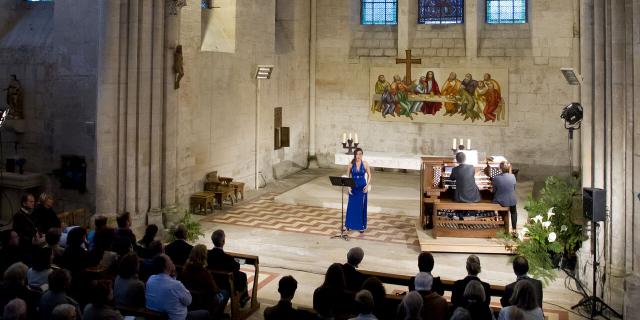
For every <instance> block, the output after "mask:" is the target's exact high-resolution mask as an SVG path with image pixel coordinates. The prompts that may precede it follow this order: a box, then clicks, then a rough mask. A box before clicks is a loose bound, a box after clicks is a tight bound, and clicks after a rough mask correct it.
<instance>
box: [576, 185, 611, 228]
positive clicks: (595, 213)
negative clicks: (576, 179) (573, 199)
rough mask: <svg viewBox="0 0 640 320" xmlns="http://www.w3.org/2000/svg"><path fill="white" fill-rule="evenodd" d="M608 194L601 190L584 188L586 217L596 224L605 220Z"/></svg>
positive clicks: (583, 199) (583, 204)
mask: <svg viewBox="0 0 640 320" xmlns="http://www.w3.org/2000/svg"><path fill="white" fill-rule="evenodd" d="M606 195H607V192H606V191H605V190H604V189H600V188H582V210H583V211H584V216H585V217H586V218H587V219H589V220H591V221H594V222H600V221H604V220H605V210H606V204H607V200H606Z"/></svg>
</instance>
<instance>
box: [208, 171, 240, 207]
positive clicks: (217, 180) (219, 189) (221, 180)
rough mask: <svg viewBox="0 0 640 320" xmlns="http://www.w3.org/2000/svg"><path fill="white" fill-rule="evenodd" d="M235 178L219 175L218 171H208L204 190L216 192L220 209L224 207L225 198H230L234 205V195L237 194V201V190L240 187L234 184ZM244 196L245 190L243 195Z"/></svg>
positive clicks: (216, 199)
mask: <svg viewBox="0 0 640 320" xmlns="http://www.w3.org/2000/svg"><path fill="white" fill-rule="evenodd" d="M232 182H233V178H230V177H219V176H218V171H212V172H209V173H207V175H206V177H205V181H204V191H209V192H213V193H215V201H216V204H217V205H218V207H219V208H220V209H222V203H223V202H224V201H225V200H229V201H230V203H231V205H233V197H234V196H235V198H236V201H237V198H238V196H237V192H238V191H236V190H238V187H237V186H235V185H232V184H231V183H232ZM242 197H243V198H244V192H243V196H242Z"/></svg>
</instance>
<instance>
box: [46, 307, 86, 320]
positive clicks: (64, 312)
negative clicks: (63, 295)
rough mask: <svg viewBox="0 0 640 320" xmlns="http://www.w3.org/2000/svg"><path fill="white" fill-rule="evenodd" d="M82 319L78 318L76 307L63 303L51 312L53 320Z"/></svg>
mask: <svg viewBox="0 0 640 320" xmlns="http://www.w3.org/2000/svg"><path fill="white" fill-rule="evenodd" d="M76 319H78V320H79V319H81V318H79V317H78V312H77V311H76V307H75V306H74V305H71V304H67V303H63V304H60V305H57V306H56V307H55V308H53V311H51V320H76Z"/></svg>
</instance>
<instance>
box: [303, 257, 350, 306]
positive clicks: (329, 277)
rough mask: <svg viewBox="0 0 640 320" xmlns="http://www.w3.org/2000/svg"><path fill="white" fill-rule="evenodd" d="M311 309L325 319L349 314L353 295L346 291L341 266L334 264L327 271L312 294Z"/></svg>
mask: <svg viewBox="0 0 640 320" xmlns="http://www.w3.org/2000/svg"><path fill="white" fill-rule="evenodd" d="M313 309H314V310H316V312H317V313H318V314H319V315H320V316H322V317H325V318H328V317H336V316H343V315H348V314H351V311H352V309H353V294H352V293H350V292H348V291H347V289H346V284H345V281H344V272H343V271H342V265H341V264H339V263H334V264H332V265H331V266H329V269H327V272H326V273H325V275H324V282H323V283H322V285H321V286H320V287H318V288H316V290H315V291H314V292H313ZM327 312H329V313H327Z"/></svg>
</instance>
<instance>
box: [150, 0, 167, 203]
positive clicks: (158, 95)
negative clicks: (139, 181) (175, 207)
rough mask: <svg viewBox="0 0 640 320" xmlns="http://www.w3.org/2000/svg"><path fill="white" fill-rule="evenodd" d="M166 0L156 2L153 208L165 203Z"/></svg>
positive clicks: (154, 25)
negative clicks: (163, 163) (163, 148)
mask: <svg viewBox="0 0 640 320" xmlns="http://www.w3.org/2000/svg"><path fill="white" fill-rule="evenodd" d="M164 13H165V4H164V2H162V1H154V2H153V30H152V33H153V47H152V50H151V51H152V53H151V61H152V63H151V68H152V69H151V136H150V139H151V141H150V148H151V150H150V178H149V184H150V186H149V200H150V201H149V203H150V208H151V209H160V208H161V207H162V203H161V198H162V170H161V169H162V140H163V137H162V132H163V128H162V125H163V119H164V117H163V115H164V107H163V103H164V96H165V95H164V74H165V67H164V66H165V61H164V57H165V48H164V44H165V42H164V37H165V32H164V26H165V19H164Z"/></svg>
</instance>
